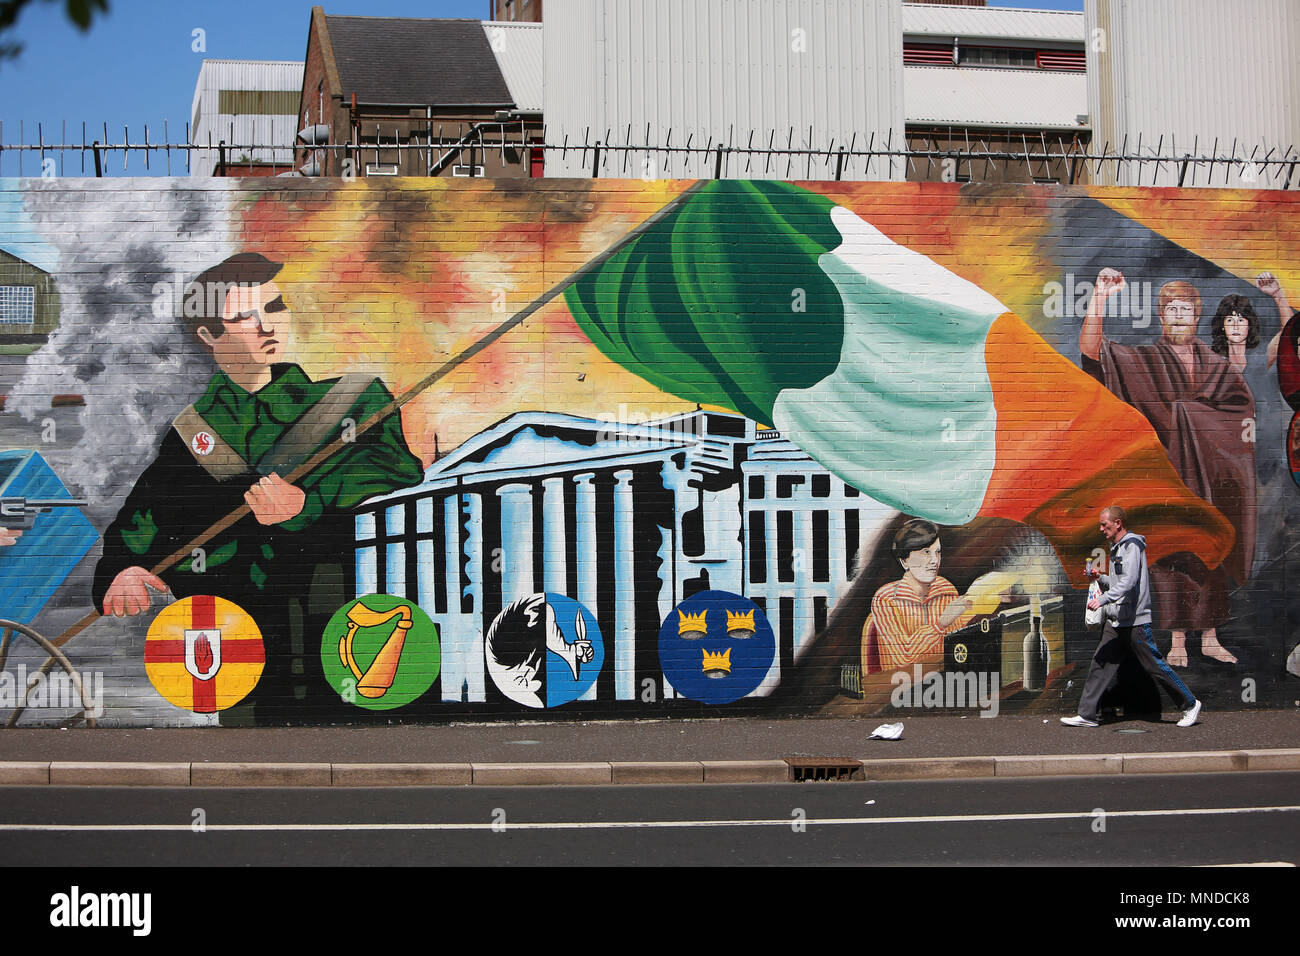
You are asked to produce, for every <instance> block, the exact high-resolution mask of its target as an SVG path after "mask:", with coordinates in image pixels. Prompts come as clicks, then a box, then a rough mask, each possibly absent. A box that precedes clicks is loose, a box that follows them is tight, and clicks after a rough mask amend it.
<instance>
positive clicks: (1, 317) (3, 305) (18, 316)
mask: <svg viewBox="0 0 1300 956" xmlns="http://www.w3.org/2000/svg"><path fill="white" fill-rule="evenodd" d="M35 321H36V287H35V286H32V285H0V325H26V326H28V327H30V326H31V325H32V324H33V323H34V322H35Z"/></svg>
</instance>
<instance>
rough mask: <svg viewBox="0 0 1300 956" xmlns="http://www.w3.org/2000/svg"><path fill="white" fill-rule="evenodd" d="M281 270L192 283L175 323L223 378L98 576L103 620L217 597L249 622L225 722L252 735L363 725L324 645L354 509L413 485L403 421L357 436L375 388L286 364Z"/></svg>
mask: <svg viewBox="0 0 1300 956" xmlns="http://www.w3.org/2000/svg"><path fill="white" fill-rule="evenodd" d="M280 268H281V265H280V263H276V262H272V261H270V260H268V259H266V258H265V257H263V256H260V255H257V254H255V253H242V254H240V255H237V256H233V257H231V258H229V259H227V260H225V261H224V262H222V263H220V264H218V265H216V266H214V267H213V268H211V269H208V270H207V271H205V272H203V273H202V274H201V275H199V276H198V278H197V279H195V281H194V282H193V283H191V284H190V285H189V286H188V287H187V294H186V297H185V308H184V313H185V314H184V321H185V323H186V325H187V326H188V327H189V329H190V331H191V332H192V333H193V334H194V335H195V336H196V337H197V338H198V340H199V341H200V342H202V343H203V345H204V346H206V347H207V349H208V350H209V351H210V352H211V354H212V358H213V360H214V361H215V363H216V365H217V368H218V371H217V372H216V374H215V375H213V377H212V380H211V381H210V382H209V383H208V388H207V391H206V392H205V393H204V394H203V396H202V397H201V398H200V399H199V400H198V401H197V402H195V403H194V404H193V405H191V406H190V407H189V408H187V409H185V411H183V412H182V413H181V414H180V415H179V416H177V418H176V420H175V421H174V422H173V425H172V428H171V429H170V430H169V431H168V433H167V435H166V437H165V438H164V439H163V442H162V445H161V447H160V448H159V451H158V457H157V458H156V459H155V460H154V462H153V463H152V464H151V465H150V466H149V467H148V468H147V469H146V470H145V472H144V473H143V474H142V475H141V476H140V478H139V480H138V481H137V482H136V485H135V488H134V489H133V490H132V491H131V494H130V495H129V496H128V497H127V499H126V502H125V504H124V505H123V507H122V510H121V511H120V512H119V513H118V516H117V519H116V520H115V521H114V522H113V524H112V525H111V526H110V527H109V529H108V530H107V531H106V532H105V534H104V556H103V558H102V559H101V560H100V562H99V564H98V566H97V567H96V569H95V584H94V599H95V603H96V605H97V606H98V607H100V608H101V609H102V610H103V612H104V613H105V614H113V615H117V616H119V617H120V616H126V615H134V614H138V613H140V612H142V611H144V610H146V609H147V608H148V607H149V606H150V594H149V589H153V590H155V591H165V590H170V591H172V592H173V593H174V594H175V595H176V596H177V597H186V596H189V595H194V594H214V595H216V596H218V597H223V598H226V599H227V600H230V601H233V602H234V603H236V604H238V605H239V606H240V607H242V608H244V610H246V611H247V612H248V613H249V614H251V615H252V616H253V619H254V620H255V621H256V622H257V624H258V627H259V628H260V629H261V632H262V638H263V641H264V643H265V648H266V667H265V669H264V671H263V674H262V678H261V680H260V681H259V683H258V685H257V688H256V690H254V692H253V694H252V695H250V697H249V699H248V700H249V705H248V706H245V705H240V707H239V708H237V709H236V710H232V711H231V712H229V713H228V714H227V715H226V716H223V720H222V722H223V723H227V722H232V721H231V720H230V719H229V718H236V719H243V718H246V717H247V716H248V712H249V711H250V710H251V711H252V716H253V718H254V719H255V720H256V722H257V723H259V724H261V723H289V722H299V721H308V722H314V721H321V720H333V719H349V720H350V719H354V718H355V717H357V716H360V712H359V711H357V710H356V709H355V708H350V707H347V705H342V706H340V702H339V698H338V695H337V694H336V693H334V692H333V691H332V690H331V689H330V688H329V686H328V685H327V684H326V683H325V681H324V678H323V677H322V675H321V666H320V635H321V633H322V631H323V630H324V627H325V624H326V622H327V621H328V620H329V617H330V615H331V614H332V613H333V612H334V611H335V610H337V608H338V607H339V606H340V605H341V604H343V603H344V602H345V601H346V600H347V599H348V597H349V596H350V595H349V593H348V578H349V577H350V574H351V568H352V562H351V555H352V553H353V547H352V542H353V540H354V534H353V518H352V509H353V508H355V507H356V505H357V504H359V503H360V502H362V501H364V500H365V499H366V498H369V497H371V496H372V495H378V494H385V493H387V492H390V491H395V490H396V489H398V488H404V487H408V486H410V485H413V484H417V483H418V482H419V481H420V479H421V478H422V477H423V472H422V469H421V467H420V462H419V460H418V459H417V458H416V457H415V456H414V455H412V454H411V451H410V449H409V448H408V447H407V444H406V440H405V438H404V437H403V435H402V425H401V418H400V416H399V415H398V414H396V413H394V414H392V415H390V416H388V417H387V418H386V419H384V420H383V421H381V422H380V423H379V424H376V425H375V426H374V427H372V428H370V429H369V430H367V431H364V432H360V433H357V431H356V428H357V426H358V425H359V424H360V423H361V422H363V421H365V420H366V419H367V418H368V417H370V416H371V415H372V414H373V413H374V412H375V411H377V410H379V409H381V408H383V407H384V406H385V405H386V404H388V402H389V401H391V399H392V395H391V394H390V393H389V391H388V390H387V389H386V388H385V387H384V386H383V384H382V383H380V382H379V380H378V379H367V378H364V377H358V376H345V377H343V378H341V379H332V380H327V381H321V382H313V381H312V380H311V379H310V378H308V377H307V375H306V374H305V373H304V372H303V370H302V369H300V368H299V367H298V366H297V365H292V364H287V363H281V359H282V357H283V355H284V352H285V346H286V342H287V338H288V333H289V327H290V323H291V320H292V316H291V314H290V312H289V310H288V307H287V306H286V304H285V301H284V297H283V295H282V294H281V292H280V289H279V287H278V286H277V285H276V283H275V281H274V279H275V276H276V275H277V274H278V273H279V271H280ZM350 435H355V440H353V441H350V442H348V443H346V444H344V445H343V446H342V449H341V450H340V451H338V452H336V453H335V454H334V455H333V456H331V457H330V458H328V459H327V460H326V461H325V462H324V463H322V464H321V465H319V466H318V467H316V468H314V469H313V470H311V471H310V472H309V473H307V474H306V475H304V476H302V477H301V478H299V479H297V480H296V481H295V482H294V483H292V484H291V483H290V482H289V481H287V480H285V478H284V477H283V476H284V475H286V474H289V473H290V472H291V471H292V470H293V468H294V467H295V466H296V465H298V464H300V463H301V462H302V461H304V460H305V459H306V458H308V457H309V456H310V455H311V454H312V453H314V452H315V451H317V450H318V449H319V448H321V447H322V446H324V445H326V444H328V443H330V442H331V441H334V440H335V439H337V438H340V437H343V438H345V439H347V438H348V437H350ZM244 504H246V505H247V506H248V507H249V509H250V510H251V514H249V515H247V516H246V517H244V518H242V519H241V520H239V521H238V522H236V523H235V524H234V525H232V526H231V527H230V528H229V529H227V530H226V531H224V532H222V533H221V534H219V535H218V536H217V537H215V538H213V539H212V540H211V541H209V542H207V544H206V545H204V548H203V552H202V554H201V555H199V556H196V557H192V558H189V559H186V560H185V561H183V562H181V563H180V564H178V565H177V566H176V567H175V568H174V569H172V570H171V571H166V572H164V574H165V575H166V580H163V579H162V578H159V577H158V576H156V575H154V574H152V573H150V571H149V570H148V569H149V568H150V567H152V566H154V565H156V564H157V563H158V562H159V561H161V560H162V559H164V558H166V557H167V556H168V555H170V554H172V553H174V552H175V551H176V550H177V549H179V548H181V547H183V546H184V545H185V544H186V543H187V542H188V541H190V540H191V539H193V538H194V537H196V536H197V535H199V534H201V533H202V532H203V531H205V530H206V529H207V528H208V527H209V526H210V525H212V524H213V523H214V522H216V521H217V520H219V519H220V518H222V517H224V516H225V515H227V514H229V513H230V512H232V511H234V510H235V509H237V508H238V507H239V506H240V505H244Z"/></svg>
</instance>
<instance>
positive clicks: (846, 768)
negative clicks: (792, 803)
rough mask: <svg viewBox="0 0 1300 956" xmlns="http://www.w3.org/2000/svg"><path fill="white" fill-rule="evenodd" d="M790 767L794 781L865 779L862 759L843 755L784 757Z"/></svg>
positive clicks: (791, 777)
mask: <svg viewBox="0 0 1300 956" xmlns="http://www.w3.org/2000/svg"><path fill="white" fill-rule="evenodd" d="M785 762H786V765H787V766H788V767H789V768H790V779H791V780H793V781H794V782H795V783H809V782H813V781H838V780H865V779H866V774H865V773H863V771H862V761H861V760H853V759H851V758H848V757H845V758H842V759H832V758H813V757H786V758H785Z"/></svg>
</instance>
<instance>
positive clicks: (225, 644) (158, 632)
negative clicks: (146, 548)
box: [144, 594, 266, 714]
mask: <svg viewBox="0 0 1300 956" xmlns="http://www.w3.org/2000/svg"><path fill="white" fill-rule="evenodd" d="M265 662H266V655H265V652H264V651H263V649H262V632H261V631H260V630H258V627H257V624H256V622H254V620H253V618H252V617H251V616H250V615H249V614H248V612H247V611H245V610H244V609H243V608H241V607H240V606H239V605H238V604H234V603H232V602H230V601H227V600H225V599H224V598H219V597H213V596H212V595H210V594H199V595H195V596H194V597H188V598H182V599H181V600H179V601H177V602H176V603H175V604H173V605H171V606H170V607H166V608H163V610H162V611H160V612H159V614H158V616H157V617H156V618H154V622H153V623H152V624H151V625H149V634H148V636H147V637H146V638H145V642H144V669H145V673H146V674H148V675H149V680H150V681H151V682H152V683H153V686H154V689H155V690H157V691H158V693H159V694H161V695H162V696H163V697H165V698H166V699H167V700H168V701H170V702H171V703H173V704H175V705H176V706H177V707H184V708H185V709H186V710H192V711H194V712H196V713H200V714H210V713H212V712H214V711H218V710H225V709H226V708H227V707H233V706H234V705H235V704H237V703H239V702H240V701H241V700H243V699H244V698H245V697H247V696H248V694H249V692H250V691H251V690H252V689H253V688H254V687H256V686H257V681H258V679H259V678H260V677H261V676H262V666H263V665H264V664H265Z"/></svg>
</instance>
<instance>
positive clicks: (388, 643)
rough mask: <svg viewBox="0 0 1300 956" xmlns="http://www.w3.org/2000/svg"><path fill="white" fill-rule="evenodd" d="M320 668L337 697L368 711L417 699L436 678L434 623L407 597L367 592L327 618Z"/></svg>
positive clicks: (438, 654)
mask: <svg viewBox="0 0 1300 956" xmlns="http://www.w3.org/2000/svg"><path fill="white" fill-rule="evenodd" d="M320 658H321V666H322V667H323V668H324V671H325V679H326V680H327V681H329V683H330V686H331V687H333V688H334V690H335V691H337V692H338V695H339V696H340V697H341V698H343V699H344V700H345V701H347V702H348V703H350V704H356V705H357V706H358V707H364V708H365V709H366V710H392V709H393V708H395V707H402V706H404V705H406V704H409V703H410V702H411V701H413V700H415V699H416V698H418V697H420V696H421V695H422V694H424V692H425V691H427V690H428V689H429V688H430V687H432V686H433V682H434V681H435V680H437V678H438V670H439V668H440V666H441V664H442V655H441V652H440V649H439V646H438V627H437V625H436V624H434V623H433V621H431V620H429V615H427V614H425V613H424V611H422V610H420V607H419V605H416V604H412V603H411V602H410V601H408V600H406V599H405V598H400V597H394V596H393V595H391V594H368V595H366V596H365V597H360V598H357V599H356V600H355V601H349V602H348V603H347V604H345V605H343V606H342V607H341V608H339V609H338V610H337V611H335V612H334V616H333V617H332V618H330V622H329V624H328V625H327V626H326V628H325V634H324V636H323V637H322V639H321V649H320Z"/></svg>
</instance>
